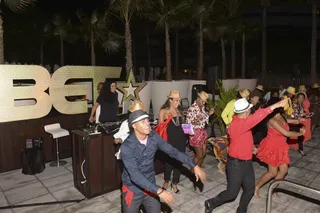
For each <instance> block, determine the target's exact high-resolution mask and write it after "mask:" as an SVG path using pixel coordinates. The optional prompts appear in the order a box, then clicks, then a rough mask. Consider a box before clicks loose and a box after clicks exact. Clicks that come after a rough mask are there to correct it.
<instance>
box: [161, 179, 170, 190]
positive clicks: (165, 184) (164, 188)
mask: <svg viewBox="0 0 320 213" xmlns="http://www.w3.org/2000/svg"><path fill="white" fill-rule="evenodd" d="M168 185H169V181H165V182H164V183H163V185H162V187H161V189H163V190H167V188H168ZM164 186H166V187H164Z"/></svg>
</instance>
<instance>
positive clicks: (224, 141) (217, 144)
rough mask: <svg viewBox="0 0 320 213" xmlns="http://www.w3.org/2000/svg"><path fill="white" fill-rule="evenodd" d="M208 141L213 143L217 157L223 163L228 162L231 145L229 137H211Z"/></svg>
mask: <svg viewBox="0 0 320 213" xmlns="http://www.w3.org/2000/svg"><path fill="white" fill-rule="evenodd" d="M208 143H211V144H212V145H213V152H214V155H215V156H216V159H217V160H218V161H219V162H221V163H223V164H227V159H228V147H229V140H228V138H227V137H225V136H223V137H221V138H209V139H208Z"/></svg>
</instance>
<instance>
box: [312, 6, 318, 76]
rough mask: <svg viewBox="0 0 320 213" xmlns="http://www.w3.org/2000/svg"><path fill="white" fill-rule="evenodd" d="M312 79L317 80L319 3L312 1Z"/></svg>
mask: <svg viewBox="0 0 320 213" xmlns="http://www.w3.org/2000/svg"><path fill="white" fill-rule="evenodd" d="M311 79H312V80H313V81H316V79H317V1H316V0H312V35H311Z"/></svg>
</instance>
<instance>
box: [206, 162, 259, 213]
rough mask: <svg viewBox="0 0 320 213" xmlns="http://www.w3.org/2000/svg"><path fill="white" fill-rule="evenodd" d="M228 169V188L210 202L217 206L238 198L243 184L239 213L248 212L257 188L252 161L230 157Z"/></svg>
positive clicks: (211, 204)
mask: <svg viewBox="0 0 320 213" xmlns="http://www.w3.org/2000/svg"><path fill="white" fill-rule="evenodd" d="M226 171H227V181H228V184H227V190H225V191H223V192H221V193H220V194H219V195H218V196H216V197H215V198H211V199H209V204H210V206H212V207H214V208H215V207H218V206H220V205H222V204H224V203H225V202H228V201H232V200H234V199H236V198H237V196H238V194H239V191H240V188H241V186H242V187H243V193H242V195H241V198H240V203H239V207H238V209H237V213H246V212H247V208H248V205H249V202H250V200H251V198H252V197H253V194H254V189H255V177H254V170H253V165H252V161H251V160H250V161H240V160H238V159H230V158H228V161H227V166H226Z"/></svg>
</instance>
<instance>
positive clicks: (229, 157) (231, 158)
mask: <svg viewBox="0 0 320 213" xmlns="http://www.w3.org/2000/svg"><path fill="white" fill-rule="evenodd" d="M228 159H229V160H232V161H238V162H248V161H251V160H241V159H238V158H234V157H231V156H230V155H228Z"/></svg>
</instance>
